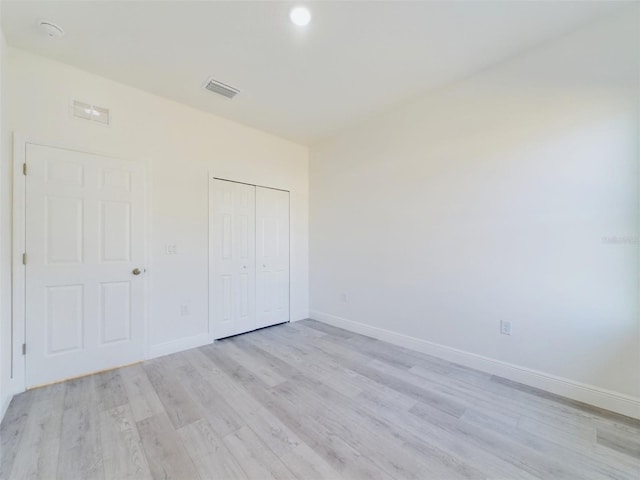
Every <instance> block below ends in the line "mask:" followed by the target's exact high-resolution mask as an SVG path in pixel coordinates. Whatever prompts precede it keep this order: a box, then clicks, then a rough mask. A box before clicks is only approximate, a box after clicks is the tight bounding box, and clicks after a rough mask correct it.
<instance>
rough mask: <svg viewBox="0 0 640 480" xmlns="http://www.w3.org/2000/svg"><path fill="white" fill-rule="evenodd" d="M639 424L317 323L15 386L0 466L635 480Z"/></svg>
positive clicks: (189, 473) (152, 474)
mask: <svg viewBox="0 0 640 480" xmlns="http://www.w3.org/2000/svg"><path fill="white" fill-rule="evenodd" d="M638 439H640V421H638V420H635V419H631V418H628V417H624V416H621V415H617V414H614V413H611V412H606V411H603V410H601V409H597V408H595V407H590V406H587V405H584V404H580V403H579V402H574V401H571V400H567V399H563V398H561V397H557V396H555V395H552V394H548V393H546V392H541V391H539V390H537V389H533V388H530V387H526V386H523V385H520V384H515V383H514V382H509V381H506V380H504V379H499V378H496V377H493V376H491V375H488V374H485V373H483V372H478V371H476V370H473V369H470V368H467V367H463V366H460V365H455V364H452V363H449V362H447V361H445V360H442V359H438V358H434V357H431V356H428V355H423V354H421V353H419V352H415V351H411V350H408V349H405V348H402V347H399V346H396V345H391V344H388V343H385V342H382V341H380V340H376V339H373V338H369V337H365V336H363V335H359V334H357V333H354V332H347V331H345V330H342V329H338V328H336V327H333V326H330V325H325V324H321V323H319V322H315V321H310V320H309V321H302V322H297V323H295V324H285V325H279V326H276V327H272V328H268V329H263V330H258V331H255V332H252V333H249V334H247V335H244V336H238V337H234V338H230V339H226V340H224V341H220V342H215V343H214V344H211V345H205V346H203V347H200V348H197V349H193V350H188V351H184V352H180V353H176V354H173V355H168V356H165V357H161V358H157V359H154V360H151V361H148V362H145V363H143V364H138V365H132V366H129V367H125V368H122V369H117V370H114V371H110V372H103V373H100V374H97V375H93V376H88V377H83V378H80V379H75V380H71V381H68V382H64V383H61V384H57V385H51V386H48V387H44V388H38V389H34V390H31V391H28V392H26V393H24V394H21V395H18V396H16V397H15V398H14V400H13V401H12V403H11V405H10V407H9V410H8V411H7V414H6V416H5V418H4V420H3V422H2V424H0V478H2V479H4V478H7V479H21V480H22V479H25V478H33V479H36V478H42V479H49V478H60V479H64V480H67V479H69V480H70V479H76V478H78V479H83V480H84V479H92V478H97V479H103V478H104V479H108V480H111V479H112V478H113V479H126V480H133V479H138V478H140V479H145V478H154V479H156V478H157V479H165V478H178V479H180V480H191V479H200V478H202V479H235V478H237V479H241V480H247V479H254V478H255V479H260V480H261V479H263V478H266V479H269V478H278V479H280V478H284V479H289V478H298V479H305V480H306V479H341V478H343V479H349V480H352V479H355V480H360V479H362V480H364V479H367V480H368V479H381V480H387V479H389V480H391V479H396V480H404V479H420V480H422V479H431V478H433V479H447V480H463V479H474V480H475V479H478V480H480V479H485V478H486V479H510V480H511V479H518V480H536V479H541V478H554V479H555V478H559V479H564V478H567V479H568V478H571V479H574V478H580V479H585V480H596V479H605V478H606V479H614V480H615V479H619V480H639V479H640V440H638Z"/></svg>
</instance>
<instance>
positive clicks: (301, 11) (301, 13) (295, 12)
mask: <svg viewBox="0 0 640 480" xmlns="http://www.w3.org/2000/svg"><path fill="white" fill-rule="evenodd" d="M289 18H290V19H291V21H292V22H293V23H294V24H295V25H298V26H299V27H304V26H305V25H308V24H309V22H310V21H311V12H310V11H309V9H308V8H307V7H295V8H292V9H291V11H290V12H289Z"/></svg>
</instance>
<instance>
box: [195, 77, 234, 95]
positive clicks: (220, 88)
mask: <svg viewBox="0 0 640 480" xmlns="http://www.w3.org/2000/svg"><path fill="white" fill-rule="evenodd" d="M202 88H204V89H205V90H209V91H210V92H213V93H217V94H218V95H222V96H223V97H227V98H233V97H235V96H236V95H237V94H239V93H240V90H238V89H237V88H233V87H230V86H229V85H225V84H224V83H222V82H219V81H217V80H214V79H213V78H208V79H207V81H206V82H205V84H204V85H203V86H202Z"/></svg>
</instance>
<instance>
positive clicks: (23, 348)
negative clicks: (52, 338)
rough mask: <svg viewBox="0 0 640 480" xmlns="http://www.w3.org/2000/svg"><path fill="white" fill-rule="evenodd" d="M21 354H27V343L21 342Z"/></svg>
mask: <svg viewBox="0 0 640 480" xmlns="http://www.w3.org/2000/svg"><path fill="white" fill-rule="evenodd" d="M22 354H23V355H26V354H27V344H26V343H23V344H22Z"/></svg>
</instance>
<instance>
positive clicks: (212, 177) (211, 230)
mask: <svg viewBox="0 0 640 480" xmlns="http://www.w3.org/2000/svg"><path fill="white" fill-rule="evenodd" d="M216 180H223V181H227V182H235V183H242V184H245V185H250V186H254V187H262V188H270V189H272V190H280V191H282V192H287V193H288V194H289V296H288V301H289V319H288V321H291V191H290V190H288V189H286V188H279V187H274V186H269V185H263V184H261V183H257V182H255V181H254V180H252V179H238V178H237V177H228V176H219V175H216V174H215V173H213V172H209V278H208V282H209V319H208V320H209V321H208V334H209V342H210V343H212V342H214V341H215V336H216V331H215V328H216V325H215V307H216V305H215V302H216V301H217V299H216V297H215V289H214V285H213V280H214V279H215V258H214V243H213V242H214V236H215V234H216V232H215V221H214V215H215V190H214V189H215V181H216ZM285 323H286V322H285Z"/></svg>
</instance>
